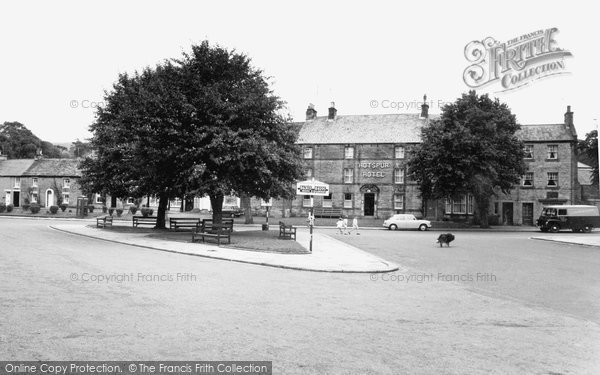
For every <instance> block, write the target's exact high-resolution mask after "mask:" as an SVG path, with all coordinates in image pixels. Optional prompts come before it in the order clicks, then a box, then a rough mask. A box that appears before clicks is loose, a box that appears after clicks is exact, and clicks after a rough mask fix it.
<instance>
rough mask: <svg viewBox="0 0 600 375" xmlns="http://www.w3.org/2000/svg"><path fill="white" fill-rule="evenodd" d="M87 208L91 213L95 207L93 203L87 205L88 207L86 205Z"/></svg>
mask: <svg viewBox="0 0 600 375" xmlns="http://www.w3.org/2000/svg"><path fill="white" fill-rule="evenodd" d="M87 208H88V211H90V213H92V212H94V209H95V208H96V207H94V205H93V204H90V205H88V207H87Z"/></svg>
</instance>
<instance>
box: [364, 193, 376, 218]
mask: <svg viewBox="0 0 600 375" xmlns="http://www.w3.org/2000/svg"><path fill="white" fill-rule="evenodd" d="M364 211H365V216H373V215H375V193H365V203H364Z"/></svg>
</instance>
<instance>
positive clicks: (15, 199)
mask: <svg viewBox="0 0 600 375" xmlns="http://www.w3.org/2000/svg"><path fill="white" fill-rule="evenodd" d="M20 205H21V192H19V191H13V206H14V207H19V206H20Z"/></svg>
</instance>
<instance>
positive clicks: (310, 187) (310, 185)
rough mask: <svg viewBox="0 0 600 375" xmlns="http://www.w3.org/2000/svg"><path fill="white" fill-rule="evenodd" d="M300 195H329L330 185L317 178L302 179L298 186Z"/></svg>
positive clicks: (297, 191)
mask: <svg viewBox="0 0 600 375" xmlns="http://www.w3.org/2000/svg"><path fill="white" fill-rule="evenodd" d="M296 193H297V194H298V195H329V185H328V184H326V183H324V182H321V181H316V180H308V181H300V182H298V184H297V187H296Z"/></svg>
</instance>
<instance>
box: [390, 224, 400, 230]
mask: <svg viewBox="0 0 600 375" xmlns="http://www.w3.org/2000/svg"><path fill="white" fill-rule="evenodd" d="M388 229H389V230H396V229H398V226H397V225H396V224H392V225H390V226H389V227H388Z"/></svg>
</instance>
